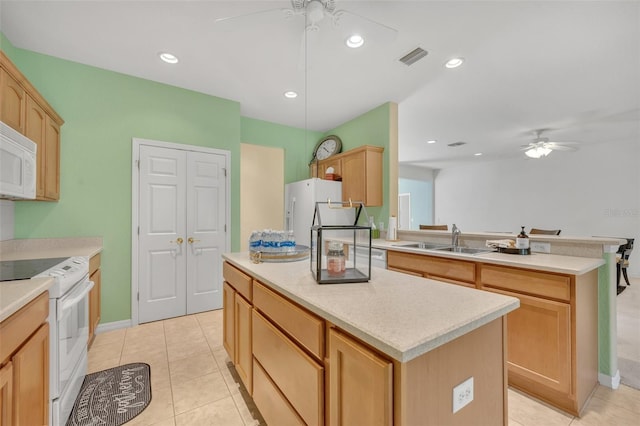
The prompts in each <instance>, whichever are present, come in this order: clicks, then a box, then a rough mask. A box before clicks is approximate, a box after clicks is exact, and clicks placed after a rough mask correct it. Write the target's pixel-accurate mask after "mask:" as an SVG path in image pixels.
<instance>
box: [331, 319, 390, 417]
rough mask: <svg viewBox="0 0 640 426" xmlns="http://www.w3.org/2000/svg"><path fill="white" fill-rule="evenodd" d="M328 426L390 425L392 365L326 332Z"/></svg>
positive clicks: (363, 348)
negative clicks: (327, 353) (327, 334)
mask: <svg viewBox="0 0 640 426" xmlns="http://www.w3.org/2000/svg"><path fill="white" fill-rule="evenodd" d="M329 419H330V424H331V426H341V425H342V426H348V425H358V424H360V425H370V426H373V425H380V426H382V425H392V424H393V364H392V363H391V362H390V361H388V360H386V359H384V358H382V357H381V356H379V355H378V354H376V353H374V352H372V351H370V350H369V349H367V348H366V347H364V346H363V345H361V344H360V343H358V342H356V341H355V340H353V339H351V338H350V337H348V336H346V335H344V334H342V333H340V332H337V331H336V330H335V329H331V330H330V331H329Z"/></svg>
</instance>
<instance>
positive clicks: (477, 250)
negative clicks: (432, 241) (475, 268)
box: [434, 246, 494, 254]
mask: <svg viewBox="0 0 640 426" xmlns="http://www.w3.org/2000/svg"><path fill="white" fill-rule="evenodd" d="M434 250H437V251H448V252H451V253H464V254H479V253H491V252H493V251H494V250H492V249H490V248H470V247H451V246H449V247H440V248H434Z"/></svg>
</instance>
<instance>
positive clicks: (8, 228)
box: [0, 200, 14, 241]
mask: <svg viewBox="0 0 640 426" xmlns="http://www.w3.org/2000/svg"><path fill="white" fill-rule="evenodd" d="M13 212H14V206H13V201H9V200H0V241H5V240H13V228H14V225H13V222H14V220H13V214H14V213H13Z"/></svg>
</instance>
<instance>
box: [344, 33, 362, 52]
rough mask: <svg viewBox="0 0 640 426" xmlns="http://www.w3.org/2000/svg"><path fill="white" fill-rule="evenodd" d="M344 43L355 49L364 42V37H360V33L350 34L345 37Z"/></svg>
mask: <svg viewBox="0 0 640 426" xmlns="http://www.w3.org/2000/svg"><path fill="white" fill-rule="evenodd" d="M345 44H346V45H347V46H348V47H350V48H352V49H357V48H358V47H361V46H362V45H363V44H364V37H362V36H361V35H360V34H352V35H350V36H349V37H347V40H346V41H345Z"/></svg>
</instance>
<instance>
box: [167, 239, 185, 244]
mask: <svg viewBox="0 0 640 426" xmlns="http://www.w3.org/2000/svg"><path fill="white" fill-rule="evenodd" d="M169 242H170V243H178V245H180V244H182V243H184V240H183V239H182V237H178V238H176V240H175V241H169Z"/></svg>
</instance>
